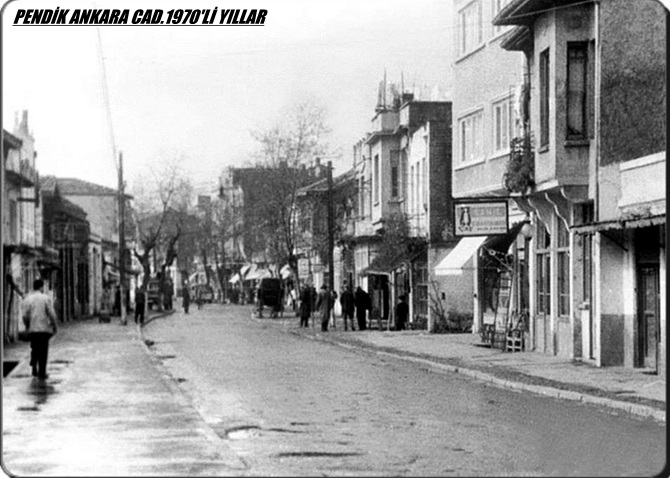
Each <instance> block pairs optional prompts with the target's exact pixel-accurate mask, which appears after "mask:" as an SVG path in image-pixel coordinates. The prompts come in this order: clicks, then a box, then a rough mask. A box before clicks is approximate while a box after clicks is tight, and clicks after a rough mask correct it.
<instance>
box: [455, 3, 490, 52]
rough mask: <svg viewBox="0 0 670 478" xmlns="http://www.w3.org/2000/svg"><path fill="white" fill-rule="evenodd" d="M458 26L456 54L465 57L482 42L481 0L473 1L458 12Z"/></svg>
mask: <svg viewBox="0 0 670 478" xmlns="http://www.w3.org/2000/svg"><path fill="white" fill-rule="evenodd" d="M458 26H459V41H458V54H459V55H465V54H466V53H468V52H470V51H472V50H474V49H475V48H476V47H478V46H479V45H481V43H482V41H483V40H484V37H483V22H482V3H481V0H475V1H474V2H472V3H470V4H468V5H467V6H466V7H465V8H463V9H462V10H461V11H460V12H458Z"/></svg>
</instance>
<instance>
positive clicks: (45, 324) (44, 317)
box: [23, 279, 58, 379]
mask: <svg viewBox="0 0 670 478" xmlns="http://www.w3.org/2000/svg"><path fill="white" fill-rule="evenodd" d="M43 289H44V281H43V280H41V279H37V280H36V281H35V282H34V283H33V291H32V292H31V293H30V294H28V296H27V297H26V299H25V300H24V301H23V306H24V312H23V323H24V325H25V326H26V330H27V331H28V334H29V336H30V349H31V359H30V364H31V365H32V367H33V376H37V377H38V378H40V379H45V378H47V377H48V375H47V359H48V355H49V339H51V336H52V335H54V334H55V333H56V331H57V330H58V324H57V322H56V311H55V310H54V306H53V301H52V300H51V297H49V296H48V295H46V294H45V293H44V291H43Z"/></svg>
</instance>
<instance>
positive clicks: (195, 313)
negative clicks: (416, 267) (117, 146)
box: [145, 305, 666, 476]
mask: <svg viewBox="0 0 670 478" xmlns="http://www.w3.org/2000/svg"><path fill="white" fill-rule="evenodd" d="M297 323H298V319H297V318H293V317H291V318H290V319H284V320H281V319H269V318H266V319H255V318H252V317H251V314H250V308H249V307H239V306H222V305H206V306H205V307H204V308H203V309H202V310H197V309H192V310H191V313H190V314H189V315H183V314H182V313H178V314H175V315H173V316H171V317H168V318H164V319H159V320H156V321H152V322H151V323H149V324H147V326H146V327H145V337H146V338H148V339H150V340H152V341H154V342H155V344H154V345H153V346H152V347H151V349H152V351H153V353H155V354H156V355H158V356H159V357H160V358H161V360H162V363H163V365H164V366H165V367H166V368H167V370H168V372H169V373H170V374H171V375H172V376H173V377H174V378H175V379H176V380H177V381H178V382H179V383H180V386H181V387H182V389H183V390H184V391H185V392H186V393H187V394H188V396H189V397H190V398H191V399H192V400H193V402H194V404H195V405H196V407H197V409H198V411H199V412H200V414H201V415H202V416H203V417H204V419H205V420H206V421H207V423H209V425H210V426H211V427H212V428H213V429H214V430H215V431H216V433H217V434H218V435H219V436H220V437H221V438H222V439H224V440H225V441H226V442H227V443H228V444H229V445H230V446H231V447H232V449H233V450H234V451H235V452H236V453H237V454H238V455H239V456H240V457H242V459H243V460H244V461H245V462H246V463H247V464H248V465H249V473H250V474H252V475H264V476H267V475H284V476H286V475H288V476H299V475H309V476H328V475H338V476H342V475H352V476H379V475H420V476H429V475H438V476H450V475H466V476H484V475H487V476H505V475H511V476H538V475H541V476H545V475H554V476H556V475H560V476H589V475H590V476H595V475H598V476H643V475H646V476H650V475H654V474H656V473H659V472H660V471H661V470H662V468H663V466H664V464H665V456H666V430H665V426H664V425H663V424H659V423H657V422H654V421H652V420H641V419H635V418H631V417H628V416H618V415H613V414H610V413H607V412H606V411H604V410H601V409H599V408H595V407H590V406H586V405H583V404H577V403H573V402H568V401H560V400H556V399H552V398H548V397H541V396H536V395H532V394H525V393H520V392H515V391H510V390H504V389H499V388H496V387H493V386H489V385H485V384H483V383H481V382H478V381H476V380H472V379H469V378H467V377H463V376H460V375H457V374H450V373H442V372H436V371H434V370H430V369H426V368H422V367H421V366H417V365H416V364H411V363H407V362H403V361H401V360H397V359H394V358H389V357H382V356H378V355H376V354H374V353H371V352H366V351H356V350H350V349H344V348H341V347H338V346H336V345H332V344H327V343H323V342H318V341H313V340H310V339H307V338H305V337H299V336H296V335H294V334H290V333H288V329H291V328H296V327H297ZM355 333H375V332H374V331H367V332H355Z"/></svg>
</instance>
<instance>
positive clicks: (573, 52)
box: [566, 42, 588, 139]
mask: <svg viewBox="0 0 670 478" xmlns="http://www.w3.org/2000/svg"><path fill="white" fill-rule="evenodd" d="M587 49H588V43H586V42H580V43H568V73H567V83H568V84H567V98H566V100H567V139H581V138H586V137H587V130H586V91H587V77H586V75H587V71H588V70H587V51H588V50H587Z"/></svg>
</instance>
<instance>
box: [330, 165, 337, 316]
mask: <svg viewBox="0 0 670 478" xmlns="http://www.w3.org/2000/svg"><path fill="white" fill-rule="evenodd" d="M334 220H335V218H334V217H333V162H332V161H328V289H329V290H330V294H331V297H334V296H335V294H334V293H335V268H334V265H333V248H334V247H335V241H334V238H333V229H334ZM334 305H335V304H334V303H333V308H332V309H331V310H334ZM333 328H334V329H335V328H337V327H335V314H333Z"/></svg>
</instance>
